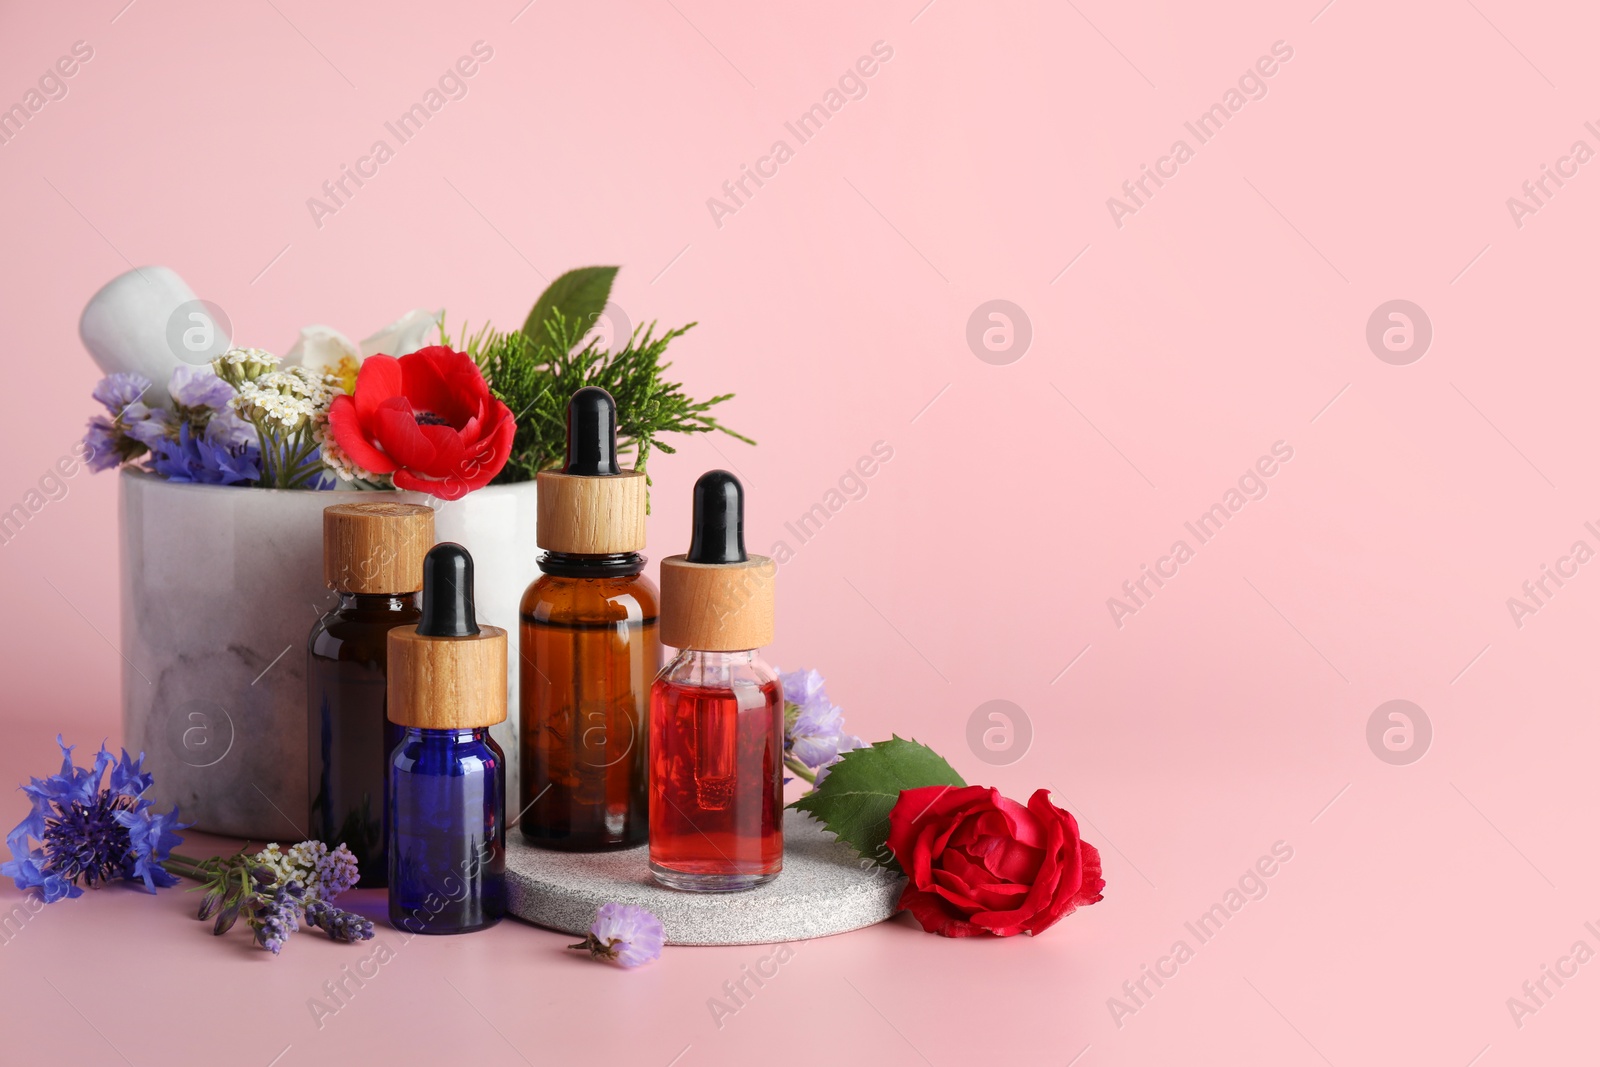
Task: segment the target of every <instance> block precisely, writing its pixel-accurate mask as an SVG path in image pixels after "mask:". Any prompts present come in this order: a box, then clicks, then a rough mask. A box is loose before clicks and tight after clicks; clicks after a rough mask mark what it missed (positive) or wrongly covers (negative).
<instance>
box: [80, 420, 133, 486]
mask: <svg viewBox="0 0 1600 1067" xmlns="http://www.w3.org/2000/svg"><path fill="white" fill-rule="evenodd" d="M117 437H118V433H117V425H116V423H114V422H112V421H111V420H110V419H108V418H106V417H105V416H104V415H96V416H94V417H93V418H91V419H90V420H89V432H88V433H86V434H84V435H83V443H84V446H85V447H86V448H87V449H88V456H87V458H86V462H87V463H88V464H89V469H90V470H92V471H94V472H96V473H99V472H100V471H108V470H110V469H111V468H112V467H116V466H120V465H121V464H122V463H123V461H124V457H123V456H122V455H120V454H119V453H118V452H117Z"/></svg>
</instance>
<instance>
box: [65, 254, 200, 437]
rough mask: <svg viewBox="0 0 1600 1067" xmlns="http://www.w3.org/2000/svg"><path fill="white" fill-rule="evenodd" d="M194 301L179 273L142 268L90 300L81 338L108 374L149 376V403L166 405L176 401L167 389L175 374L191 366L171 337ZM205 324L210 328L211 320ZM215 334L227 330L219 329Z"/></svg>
mask: <svg viewBox="0 0 1600 1067" xmlns="http://www.w3.org/2000/svg"><path fill="white" fill-rule="evenodd" d="M194 299H195V295H194V290H192V289H190V288H189V286H188V285H187V284H185V283H184V280H183V279H182V278H180V277H178V275H177V274H176V272H174V271H172V270H170V269H168V268H166V267H139V268H137V269H135V270H130V271H128V272H127V273H126V274H119V275H117V276H116V277H115V278H113V279H111V280H110V281H109V282H107V283H106V284H105V285H104V286H102V287H101V289H100V291H99V292H97V293H95V294H94V296H92V297H90V298H89V303H88V305H87V306H86V307H84V309H83V315H82V316H81V317H80V318H79V319H78V335H79V336H80V337H82V338H83V345H84V347H85V348H87V349H88V350H89V354H90V355H91V356H93V357H94V361H95V363H97V364H99V366H100V369H101V370H102V371H104V372H105V373H107V374H117V373H133V374H142V375H144V376H145V377H146V378H148V379H150V381H151V383H152V385H151V387H150V390H149V391H148V392H147V393H146V394H145V397H144V402H145V403H146V404H149V405H151V406H156V405H165V404H167V403H168V402H169V399H170V398H169V396H168V394H167V383H168V381H169V380H170V379H171V378H172V372H173V370H174V369H176V368H177V367H180V366H182V365H184V363H185V362H188V361H186V360H184V359H181V358H179V354H178V351H177V350H176V347H175V345H174V342H173V341H172V340H171V339H170V337H169V324H170V322H171V320H172V316H173V313H174V312H175V311H177V310H178V308H179V307H180V306H181V305H183V304H186V303H189V302H191V301H193V300H194ZM197 321H198V320H197ZM205 321H206V322H210V319H209V317H207V318H206V319H205ZM184 325H187V324H184ZM209 328H211V329H214V330H225V329H226V328H227V327H226V324H225V323H214V324H212V325H211V327H209ZM180 337H181V332H180ZM217 340H219V341H220V342H221V347H220V348H218V349H215V350H217V351H221V350H224V349H226V348H227V347H228V341H229V339H228V338H227V337H220V338H217ZM193 362H195V363H196V364H198V363H199V362H202V361H201V360H196V361H193Z"/></svg>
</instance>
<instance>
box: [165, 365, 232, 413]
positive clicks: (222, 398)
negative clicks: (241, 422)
mask: <svg viewBox="0 0 1600 1067" xmlns="http://www.w3.org/2000/svg"><path fill="white" fill-rule="evenodd" d="M167 392H169V393H171V394H172V403H173V405H174V406H175V407H178V408H180V409H181V408H205V409H206V410H207V411H210V412H213V413H216V412H223V411H228V410H229V407H228V405H229V404H230V403H231V402H232V400H233V398H234V397H236V396H238V395H239V394H238V391H237V390H235V389H234V387H233V386H231V385H229V384H228V383H227V382H225V381H223V380H222V379H221V378H219V377H217V372H216V371H214V370H212V369H211V367H210V365H209V364H208V365H206V366H204V367H190V366H180V367H176V368H174V369H173V371H172V379H171V381H170V382H169V383H168V385H167Z"/></svg>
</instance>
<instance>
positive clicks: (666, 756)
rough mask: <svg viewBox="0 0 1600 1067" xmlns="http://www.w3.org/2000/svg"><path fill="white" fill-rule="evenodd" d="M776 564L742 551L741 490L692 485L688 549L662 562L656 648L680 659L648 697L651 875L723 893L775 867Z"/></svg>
mask: <svg viewBox="0 0 1600 1067" xmlns="http://www.w3.org/2000/svg"><path fill="white" fill-rule="evenodd" d="M776 570H777V568H776V566H775V565H774V564H773V562H772V561H771V560H770V559H767V558H766V557H764V556H751V555H748V554H747V553H746V552H745V548H744V489H743V487H742V486H741V485H740V484H739V480H738V479H737V478H735V477H734V476H733V475H732V474H729V473H728V472H727V471H708V472H707V473H705V474H703V475H701V477H700V480H699V481H697V482H696V483H695V487H694V534H693V538H692V541H691V543H690V547H689V551H688V553H687V554H685V555H682V556H670V557H668V558H667V559H664V560H662V561H661V587H662V592H661V603H662V612H661V639H662V641H663V642H664V643H665V644H667V645H671V646H673V647H675V648H679V649H681V651H680V652H679V653H678V655H677V656H676V657H675V658H674V659H673V660H672V662H670V663H668V664H667V666H666V667H665V668H664V669H663V670H662V671H661V673H660V675H658V676H657V677H656V680H655V684H654V685H653V686H652V687H651V690H650V871H651V873H652V874H653V875H654V876H655V878H656V880H657V881H659V882H661V883H662V884H664V885H668V886H671V887H673V888H675V889H687V890H695V891H700V892H729V891H733V890H740V889H750V888H752V887H754V886H758V885H761V884H762V883H764V882H770V881H771V880H772V879H774V878H776V877H777V876H778V872H779V871H781V870H782V869H783V687H782V684H781V683H780V682H779V681H778V672H777V671H775V670H773V669H772V668H771V667H770V666H768V665H767V664H766V663H765V662H764V661H763V660H762V659H761V657H760V654H759V650H760V649H761V648H763V647H765V646H766V645H768V644H770V643H771V641H772V634H773V608H772V603H773V587H774V581H773V579H774V577H775V576H776Z"/></svg>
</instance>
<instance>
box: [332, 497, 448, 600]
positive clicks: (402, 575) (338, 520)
mask: <svg viewBox="0 0 1600 1067" xmlns="http://www.w3.org/2000/svg"><path fill="white" fill-rule="evenodd" d="M432 547H433V509H432V508H430V507H426V506H424V505H422V504H390V503H374V504H335V505H334V506H333V507H330V508H324V509H323V511H322V578H323V581H325V582H326V583H327V585H328V588H329V589H337V590H338V591H339V592H341V593H415V592H416V591H417V590H418V589H421V588H422V558H423V557H424V556H426V555H427V554H428V549H430V548H432Z"/></svg>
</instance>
